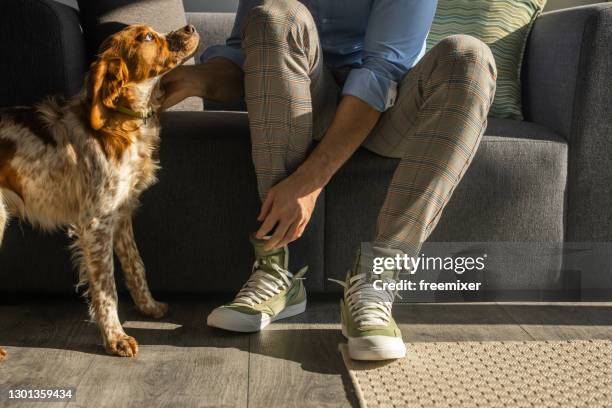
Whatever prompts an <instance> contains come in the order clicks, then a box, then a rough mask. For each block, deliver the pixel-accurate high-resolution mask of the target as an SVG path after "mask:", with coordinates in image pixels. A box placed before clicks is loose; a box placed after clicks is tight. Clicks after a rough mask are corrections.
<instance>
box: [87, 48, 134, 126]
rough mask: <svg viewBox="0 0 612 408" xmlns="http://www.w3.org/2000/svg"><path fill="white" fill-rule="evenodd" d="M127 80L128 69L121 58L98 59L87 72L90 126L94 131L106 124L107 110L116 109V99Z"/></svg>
mask: <svg viewBox="0 0 612 408" xmlns="http://www.w3.org/2000/svg"><path fill="white" fill-rule="evenodd" d="M127 78H128V69H127V66H126V65H125V63H124V62H123V61H122V60H121V58H99V59H98V60H97V61H96V62H94V63H93V64H92V66H91V70H90V71H89V84H88V88H89V89H88V92H89V100H90V101H91V112H90V124H91V127H92V128H93V129H95V130H99V129H101V128H102V127H103V126H104V124H105V123H106V117H107V111H108V108H111V109H112V108H115V107H116V99H117V98H118V97H119V94H120V92H121V88H122V87H123V86H124V85H125V83H126V82H127Z"/></svg>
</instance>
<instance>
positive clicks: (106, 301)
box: [0, 25, 199, 360]
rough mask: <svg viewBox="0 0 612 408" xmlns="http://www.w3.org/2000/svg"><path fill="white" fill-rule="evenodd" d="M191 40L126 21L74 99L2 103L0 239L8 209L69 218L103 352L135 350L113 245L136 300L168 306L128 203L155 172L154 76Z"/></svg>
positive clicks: (191, 35)
mask: <svg viewBox="0 0 612 408" xmlns="http://www.w3.org/2000/svg"><path fill="white" fill-rule="evenodd" d="M198 43H199V36H198V34H197V32H196V30H195V28H194V27H193V26H192V25H188V26H186V27H184V28H181V29H179V30H177V31H173V32H171V33H167V34H160V33H157V32H155V31H154V30H153V29H151V27H147V26H144V25H137V26H129V27H127V28H125V29H124V30H122V31H120V32H118V33H116V34H114V35H113V36H111V37H109V38H108V39H107V40H106V41H105V42H104V43H103V44H102V46H101V47H100V51H99V54H98V56H97V59H96V60H95V62H94V63H93V64H92V65H91V69H90V71H89V74H88V75H87V78H86V80H85V87H84V89H83V91H82V92H81V93H80V94H79V95H77V96H76V97H74V98H73V99H71V100H69V101H67V102H64V103H62V102H58V101H56V100H53V99H50V100H47V101H46V102H43V103H41V104H39V105H37V106H36V107H35V108H11V109H8V110H3V111H0V244H1V243H2V236H3V233H4V230H5V227H6V224H7V221H8V219H9V216H16V217H19V218H21V219H23V220H27V221H28V222H30V223H31V224H33V225H35V226H38V227H41V228H43V229H52V228H56V227H61V226H68V227H69V228H70V235H71V236H73V237H74V252H75V255H76V256H75V259H76V260H77V266H78V268H79V278H80V284H87V286H88V290H87V295H88V296H89V298H90V299H89V304H90V308H89V309H90V315H91V317H92V319H93V320H94V321H95V322H96V323H97V324H98V327H99V328H100V331H101V332H102V338H103V342H104V346H105V348H106V351H107V352H108V353H109V354H114V355H119V356H124V357H132V356H136V355H137V354H138V343H137V342H136V340H135V339H134V338H133V337H130V336H128V335H127V334H126V333H125V332H124V331H123V328H122V327H121V323H120V321H119V316H118V314H117V290H116V288H115V280H114V275H113V250H114V252H115V253H116V254H117V257H118V258H119V260H120V263H121V267H122V269H123V272H124V274H125V281H126V286H127V287H128V289H129V292H130V294H131V296H132V298H133V300H134V302H135V304H136V307H137V308H138V310H139V311H140V312H142V313H144V314H145V315H147V316H152V317H155V318H160V317H162V316H163V315H164V314H165V313H166V312H167V310H168V306H167V305H166V304H164V303H161V302H157V301H156V300H155V299H154V298H153V296H152V295H151V292H150V291H149V287H148V285H147V280H146V277H145V268H144V265H143V262H142V260H141V258H140V255H139V253H138V249H137V247H136V243H135V242H134V234H133V231H132V213H133V211H134V209H135V208H136V207H137V205H138V197H139V195H140V194H141V193H142V192H143V191H144V190H145V189H146V188H147V187H149V186H150V185H152V184H153V183H154V182H155V181H156V178H155V172H156V170H157V169H158V161H157V149H158V146H159V142H160V139H159V134H160V124H159V119H158V116H157V113H158V111H159V109H160V106H161V98H162V97H163V95H162V92H161V90H160V86H159V84H160V79H161V77H162V76H163V75H164V74H165V73H167V72H169V71H171V70H172V69H174V68H175V67H177V66H179V65H181V64H182V63H184V62H185V61H186V60H187V59H188V58H190V57H191V56H192V55H193V54H194V53H195V50H196V49H197V47H198ZM5 356H6V352H5V351H4V350H2V349H0V360H2V359H3V358H4V357H5Z"/></svg>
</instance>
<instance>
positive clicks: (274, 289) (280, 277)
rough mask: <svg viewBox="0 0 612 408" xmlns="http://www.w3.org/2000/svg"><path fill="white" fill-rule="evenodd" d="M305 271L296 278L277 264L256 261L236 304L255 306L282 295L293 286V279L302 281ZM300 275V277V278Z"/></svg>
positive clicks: (265, 260) (261, 260)
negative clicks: (267, 269)
mask: <svg viewBox="0 0 612 408" xmlns="http://www.w3.org/2000/svg"><path fill="white" fill-rule="evenodd" d="M262 267H266V268H269V269H271V270H272V271H274V272H276V274H277V275H275V274H272V273H270V272H269V271H266V270H264V269H262ZM303 272H305V269H304V268H303V269H302V270H300V272H298V274H296V276H294V275H293V274H292V273H291V272H289V271H288V270H286V269H283V268H281V267H280V266H278V265H277V264H275V263H272V262H268V260H267V259H265V258H263V259H260V260H256V261H255V263H254V264H253V271H252V273H251V277H250V278H249V280H248V281H247V282H246V283H245V284H244V286H243V287H242V289H240V292H238V294H237V295H236V298H235V299H234V302H235V303H243V304H245V305H248V306H253V305H256V304H260V303H261V302H265V301H266V300H268V299H270V298H271V297H272V296H274V295H277V294H279V293H281V292H282V291H283V290H285V289H287V288H289V287H290V286H291V281H292V279H294V278H295V279H302V278H301V275H303ZM298 275H300V276H298Z"/></svg>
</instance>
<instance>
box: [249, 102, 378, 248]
mask: <svg viewBox="0 0 612 408" xmlns="http://www.w3.org/2000/svg"><path fill="white" fill-rule="evenodd" d="M379 118H380V112H378V111H377V110H375V109H373V108H371V107H370V106H369V105H368V104H367V103H366V102H364V101H362V100H361V99H359V98H357V97H355V96H351V95H347V96H345V97H344V98H342V100H341V101H340V105H339V106H338V110H337V111H336V116H335V117H334V120H333V122H332V124H331V126H330V127H329V129H328V130H327V133H326V134H325V136H324V137H323V139H322V140H321V142H320V143H319V144H318V145H317V147H316V148H315V149H314V151H313V152H312V153H311V154H310V156H309V157H308V158H307V159H306V161H304V163H302V165H301V166H300V167H299V168H298V169H297V170H296V171H295V173H293V174H292V175H290V176H289V177H287V178H286V179H285V180H283V181H281V182H280V183H278V184H277V185H275V186H274V187H272V188H271V189H270V191H269V192H268V195H267V196H266V199H265V201H264V203H263V206H262V208H261V212H260V213H259V217H257V219H258V220H259V221H263V223H262V225H261V227H260V228H259V231H257V233H256V234H255V236H256V237H257V238H260V239H261V238H263V237H264V236H265V235H267V234H268V233H269V232H270V231H272V229H273V228H274V226H275V225H276V230H275V231H274V234H273V235H272V237H271V238H270V240H269V241H268V242H267V243H266V245H265V246H264V248H265V249H266V250H270V249H276V248H280V247H282V246H285V245H287V244H288V243H290V242H292V241H295V240H296V239H298V238H299V237H300V236H301V235H302V233H303V232H304V228H306V225H307V224H308V222H309V221H310V217H311V216H312V211H313V210H314V206H315V203H316V201H317V197H319V194H321V190H322V189H323V187H325V185H327V183H328V182H329V180H330V179H331V178H332V176H333V175H334V174H335V173H336V172H337V171H338V169H339V168H340V167H341V166H342V165H343V164H344V162H346V161H347V160H348V159H349V157H351V155H352V154H353V153H354V152H355V150H357V148H358V147H359V145H361V143H363V141H364V140H365V138H366V137H367V136H368V134H370V132H371V131H372V129H373V128H374V126H375V125H376V122H378V119H379Z"/></svg>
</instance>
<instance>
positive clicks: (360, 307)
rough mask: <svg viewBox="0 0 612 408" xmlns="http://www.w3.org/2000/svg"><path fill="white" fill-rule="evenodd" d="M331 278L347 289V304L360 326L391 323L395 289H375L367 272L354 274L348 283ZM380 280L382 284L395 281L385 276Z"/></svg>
mask: <svg viewBox="0 0 612 408" xmlns="http://www.w3.org/2000/svg"><path fill="white" fill-rule="evenodd" d="M329 280H330V281H332V282H336V283H338V284H340V285H341V286H343V287H344V289H345V290H346V301H347V306H348V309H349V312H350V313H351V316H352V317H353V321H354V322H355V323H356V324H357V326H358V327H363V326H386V325H387V324H388V323H389V321H390V320H391V308H392V306H393V300H394V299H395V296H396V292H395V291H390V290H377V289H375V288H374V284H373V282H369V281H367V280H366V274H365V273H360V274H357V275H355V276H352V277H351V278H350V279H349V281H348V283H346V282H343V281H341V280H337V279H331V278H330V279H329ZM378 280H380V281H381V286H382V283H391V282H394V280H393V279H391V278H387V277H384V276H381V277H380V278H379V279H378ZM397 296H398V297H400V296H399V295H397ZM400 299H401V297H400Z"/></svg>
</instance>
